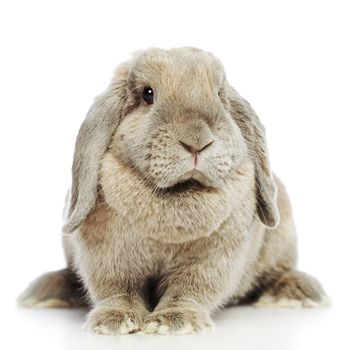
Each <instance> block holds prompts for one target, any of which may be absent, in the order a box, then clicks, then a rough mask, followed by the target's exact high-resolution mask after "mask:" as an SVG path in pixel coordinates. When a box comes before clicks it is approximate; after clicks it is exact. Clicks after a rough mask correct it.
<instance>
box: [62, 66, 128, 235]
mask: <svg viewBox="0 0 350 350" xmlns="http://www.w3.org/2000/svg"><path fill="white" fill-rule="evenodd" d="M127 76H128V69H127V67H126V65H123V66H120V67H119V69H118V70H117V72H116V74H115V77H114V79H113V80H112V82H111V84H110V85H109V87H108V88H107V90H106V91H105V92H104V93H103V94H101V95H99V96H98V97H96V99H95V102H94V104H93V105H92V107H91V108H90V110H89V112H88V114H87V116H86V119H85V120H84V122H83V124H82V125H81V127H80V130H79V133H78V137H77V139H76V143H75V151H74V159H73V166H72V186H71V189H70V193H69V197H68V203H67V208H66V213H67V215H66V216H67V219H66V222H65V224H64V226H63V232H64V233H71V232H73V231H74V230H75V229H76V228H77V227H78V226H79V225H80V224H81V222H82V221H83V220H84V219H85V217H86V216H87V215H88V214H89V212H90V211H91V210H92V209H93V207H94V206H95V203H96V198H97V183H98V172H99V165H100V160H101V158H102V156H103V155H104V153H105V152H106V150H107V147H108V145H109V143H110V141H111V138H112V135H113V133H114V131H115V130H116V128H117V126H118V124H119V121H120V118H121V116H122V114H123V109H124V108H123V106H124V103H125V100H126V96H127V95H126V91H127Z"/></svg>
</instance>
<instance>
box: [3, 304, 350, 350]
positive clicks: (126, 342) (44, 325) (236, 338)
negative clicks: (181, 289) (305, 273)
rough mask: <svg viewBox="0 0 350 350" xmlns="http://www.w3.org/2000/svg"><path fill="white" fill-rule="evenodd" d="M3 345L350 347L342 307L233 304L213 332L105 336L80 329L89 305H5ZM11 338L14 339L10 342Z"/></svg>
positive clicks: (73, 349)
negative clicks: (75, 307) (76, 307)
mask: <svg viewBox="0 0 350 350" xmlns="http://www.w3.org/2000/svg"><path fill="white" fill-rule="evenodd" d="M5 310H6V311H5V312H6V317H5V319H4V318H3V320H2V322H3V323H4V324H3V326H1V328H2V329H1V334H2V335H1V343H3V344H4V342H5V343H7V344H8V345H7V346H6V347H2V348H3V349H5V348H6V349H9V348H11V349H23V348H24V347H25V348H26V349H36V350H39V349H50V350H53V349H65V350H77V349H84V350H89V349H103V350H108V349H114V350H115V349H145V350H146V349H152V350H153V349H159V348H160V349H167V350H168V349H169V350H171V349H180V350H184V349H194V350H197V349H200V350H205V349H214V350H216V349H218V347H220V350H221V349H259V350H261V349H269V350H274V349H278V350H284V349H288V350H289V349H335V350H340V349H350V342H349V340H348V339H349V332H350V327H349V326H350V322H349V318H348V317H347V312H346V309H345V308H344V307H340V306H339V305H333V306H332V307H329V308H324V309H258V308H253V307H232V308H229V309H225V310H223V311H220V312H219V313H217V314H216V315H215V317H214V320H215V323H216V329H215V330H214V331H213V332H211V333H209V334H195V335H186V336H160V335H146V334H132V335H125V336H103V335H95V334H89V333H87V332H85V331H83V330H81V326H82V324H83V322H84V318H85V315H86V310H64V309H19V308H16V307H15V306H11V305H7V306H5ZM10 344H11V345H10Z"/></svg>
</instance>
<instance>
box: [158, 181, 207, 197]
mask: <svg viewBox="0 0 350 350" xmlns="http://www.w3.org/2000/svg"><path fill="white" fill-rule="evenodd" d="M205 188H206V186H204V185H203V184H202V183H201V182H199V181H198V180H196V179H193V178H191V179H188V180H185V181H181V182H178V183H176V184H175V185H173V186H170V187H165V188H162V189H161V190H162V192H165V193H172V194H176V193H183V192H198V191H202V190H204V189H205Z"/></svg>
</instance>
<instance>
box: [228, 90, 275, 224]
mask: <svg viewBox="0 0 350 350" xmlns="http://www.w3.org/2000/svg"><path fill="white" fill-rule="evenodd" d="M228 101H229V108H230V109H231V114H232V116H233V118H234V120H235V122H236V123H237V125H238V126H239V127H240V129H241V132H242V134H243V137H244V138H245V140H246V142H247V145H248V149H249V153H250V155H251V157H252V159H253V161H254V165H255V191H256V200H257V212H258V215H259V218H260V220H261V221H262V222H263V223H264V224H265V225H266V226H268V227H270V228H274V227H276V226H277V225H278V224H279V212H278V208H277V186H276V183H275V181H274V178H273V175H272V172H271V168H270V163H269V158H268V150H267V145H266V140H265V129H264V127H263V125H262V124H261V122H260V120H259V118H258V116H257V115H256V113H255V112H254V110H253V108H252V107H251V106H250V104H249V103H248V102H247V101H246V100H244V99H243V98H242V97H241V96H240V95H239V94H238V92H237V91H235V90H234V89H233V88H232V87H229V88H228Z"/></svg>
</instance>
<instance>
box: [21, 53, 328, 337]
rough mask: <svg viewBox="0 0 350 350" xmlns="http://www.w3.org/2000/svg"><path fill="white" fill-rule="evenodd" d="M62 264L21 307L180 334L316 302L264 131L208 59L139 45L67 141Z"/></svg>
mask: <svg viewBox="0 0 350 350" xmlns="http://www.w3.org/2000/svg"><path fill="white" fill-rule="evenodd" d="M63 233H64V234H63V247H64V251H65V255H66V260H67V267H66V268H65V269H63V270H60V271H55V272H50V273H47V274H45V275H43V276H41V277H39V278H38V279H37V280H36V281H34V282H33V283H32V284H31V285H30V286H29V287H28V289H27V290H26V291H25V292H24V293H23V294H22V295H21V296H20V298H19V303H20V305H22V306H39V307H72V306H81V305H88V306H90V307H91V309H90V311H89V313H88V315H87V320H86V323H85V325H84V327H85V329H87V330H89V331H93V332H96V333H101V334H112V335H115V334H128V333H134V332H143V333H156V334H187V333H192V332H197V331H205V330H209V329H211V328H213V321H212V319H211V316H212V314H213V313H214V312H215V311H216V310H218V309H220V308H222V307H224V306H227V305H236V304H242V303H251V304H253V305H256V306H285V307H316V306H321V305H325V304H326V302H327V296H326V294H325V292H324V289H323V287H322V286H321V284H320V283H319V282H318V281H317V280H316V279H315V278H313V277H312V276H310V275H308V274H306V273H304V272H300V271H298V270H297V269H296V262H297V246H296V234H295V227H294V222H293V216H292V209H291V205H290V202H289V199H288V195H287V193H286V189H285V187H284V185H283V184H282V182H281V181H280V180H279V178H278V177H277V176H276V175H275V174H273V172H272V170H271V167H270V163H269V157H268V149H267V144H266V140H265V130H264V127H263V125H262V124H261V122H260V120H259V119H258V116H257V115H256V113H255V112H254V110H253V109H252V107H251V106H250V104H249V103H248V102H247V101H246V100H244V99H243V98H242V97H241V96H240V95H239V93H238V92H237V91H236V90H235V89H234V88H232V87H231V86H230V85H229V83H228V81H227V78H226V76H225V72H224V68H223V65H222V63H221V62H220V61H219V60H218V59H217V58H216V57H215V56H214V55H213V54H211V53H208V52H205V51H203V50H200V49H196V48H191V47H185V48H175V49H170V50H163V49H157V48H152V49H147V50H144V51H139V52H137V53H135V54H134V55H133V57H132V58H131V59H129V61H127V62H124V63H122V64H121V65H119V67H118V68H117V70H116V71H115V74H114V76H113V78H112V81H111V83H110V85H109V87H108V88H107V89H106V91H105V92H104V93H102V94H101V95H99V96H98V97H97V98H96V100H95V102H94V104H93V106H92V107H91V109H90V111H89V112H88V115H87V117H86V119H85V121H84V122H83V124H82V126H81V128H80V131H79V134H78V137H77V140H76V145H75V152H74V160H73V167H72V187H71V190H70V192H69V196H68V198H67V210H66V219H65V223H64V226H63Z"/></svg>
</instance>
